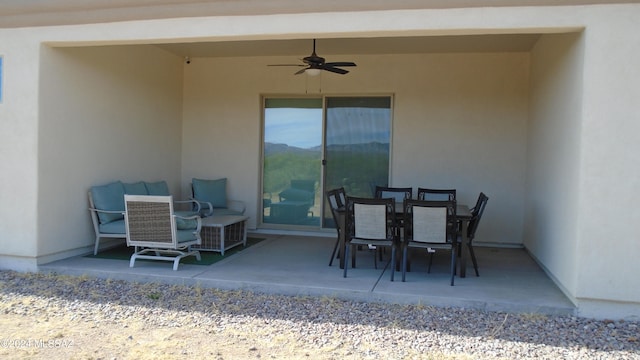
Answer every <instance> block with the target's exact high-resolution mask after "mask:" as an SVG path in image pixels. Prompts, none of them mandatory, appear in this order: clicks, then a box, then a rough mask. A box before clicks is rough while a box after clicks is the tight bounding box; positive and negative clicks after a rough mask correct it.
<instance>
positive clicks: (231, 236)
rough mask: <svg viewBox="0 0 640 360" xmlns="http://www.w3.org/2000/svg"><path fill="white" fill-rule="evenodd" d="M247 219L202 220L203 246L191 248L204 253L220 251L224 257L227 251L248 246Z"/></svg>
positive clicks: (224, 216) (240, 217)
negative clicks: (239, 246)
mask: <svg viewBox="0 0 640 360" xmlns="http://www.w3.org/2000/svg"><path fill="white" fill-rule="evenodd" d="M247 219H249V217H248V216H244V215H220V216H215V215H214V216H210V217H206V218H203V219H202V229H201V230H200V237H201V238H202V244H200V245H194V246H191V248H193V249H198V250H203V251H219V252H220V254H222V255H224V251H225V250H229V249H230V248H232V247H234V246H238V245H240V244H242V245H243V246H246V245H247V226H246V225H247Z"/></svg>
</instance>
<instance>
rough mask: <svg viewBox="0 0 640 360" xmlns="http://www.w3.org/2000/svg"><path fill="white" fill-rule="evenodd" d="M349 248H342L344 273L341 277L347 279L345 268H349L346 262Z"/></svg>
mask: <svg viewBox="0 0 640 360" xmlns="http://www.w3.org/2000/svg"><path fill="white" fill-rule="evenodd" d="M349 248H350V246H345V247H344V273H343V275H342V277H345V278H346V277H347V268H348V267H349V262H348V261H347V259H348V258H349Z"/></svg>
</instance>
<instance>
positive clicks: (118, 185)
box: [91, 181, 124, 224]
mask: <svg viewBox="0 0 640 360" xmlns="http://www.w3.org/2000/svg"><path fill="white" fill-rule="evenodd" d="M91 197H92V198H93V205H94V206H95V207H96V209H98V210H107V211H120V212H124V185H123V184H122V182H120V181H116V182H112V183H110V184H107V185H102V186H93V187H91ZM98 218H99V219H100V223H101V224H106V223H110V222H112V221H116V220H120V219H124V215H123V214H122V213H119V214H106V213H101V212H98Z"/></svg>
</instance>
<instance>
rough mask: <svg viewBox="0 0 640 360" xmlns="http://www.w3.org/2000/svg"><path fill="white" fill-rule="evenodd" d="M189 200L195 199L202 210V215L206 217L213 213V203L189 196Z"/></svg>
mask: <svg viewBox="0 0 640 360" xmlns="http://www.w3.org/2000/svg"><path fill="white" fill-rule="evenodd" d="M191 200H193V201H196V202H197V203H198V206H199V207H200V210H201V211H202V216H203V217H207V216H211V215H213V204H212V203H210V202H208V201H202V200H198V199H196V198H191ZM199 212H200V211H199Z"/></svg>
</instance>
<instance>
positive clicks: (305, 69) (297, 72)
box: [293, 67, 308, 75]
mask: <svg viewBox="0 0 640 360" xmlns="http://www.w3.org/2000/svg"><path fill="white" fill-rule="evenodd" d="M307 69H308V67H305V68H304V69H301V70H298V71H296V73H295V74H293V75H300V74H304V72H305V71H307Z"/></svg>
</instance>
